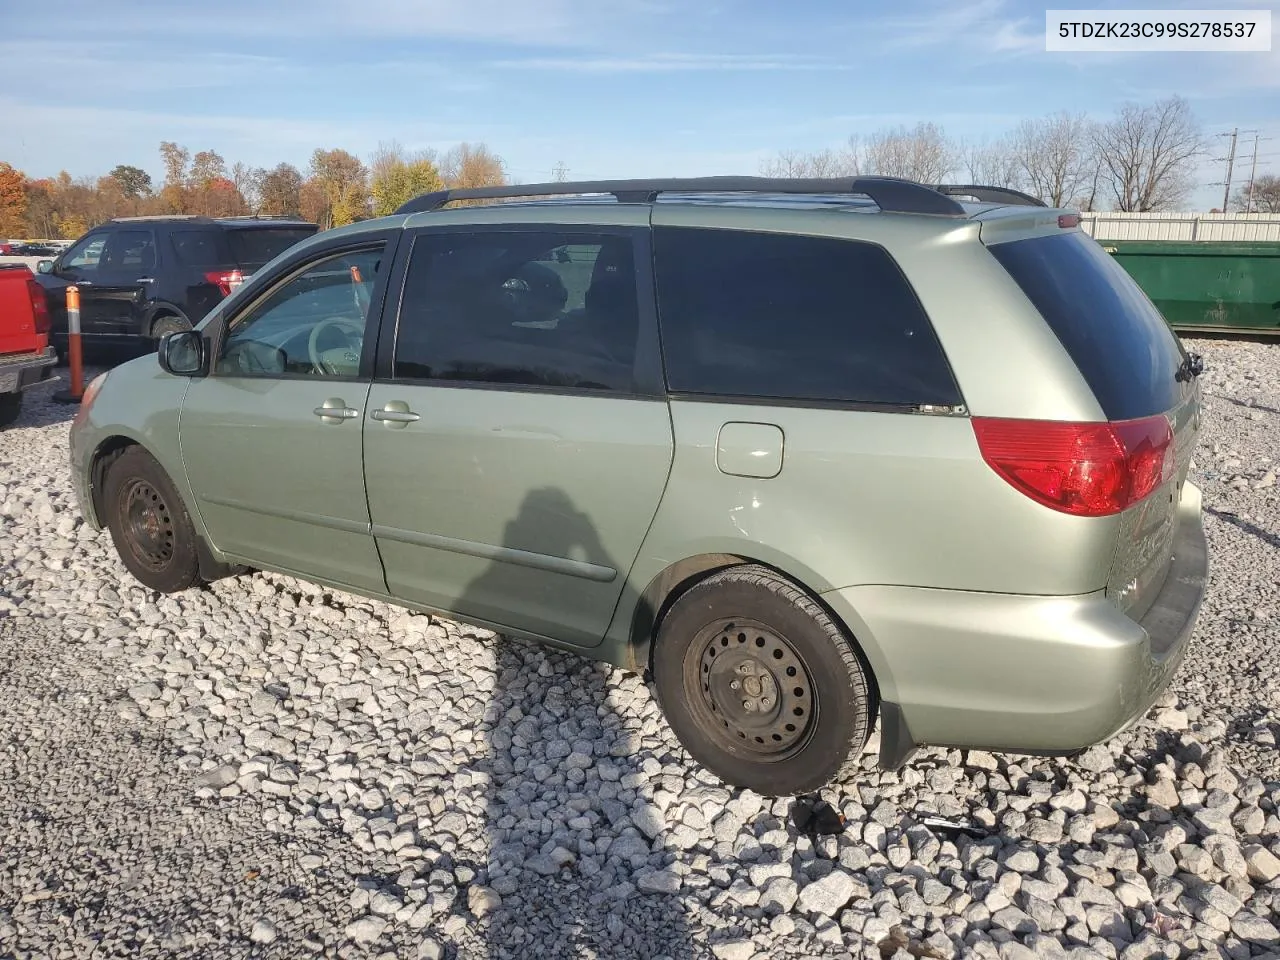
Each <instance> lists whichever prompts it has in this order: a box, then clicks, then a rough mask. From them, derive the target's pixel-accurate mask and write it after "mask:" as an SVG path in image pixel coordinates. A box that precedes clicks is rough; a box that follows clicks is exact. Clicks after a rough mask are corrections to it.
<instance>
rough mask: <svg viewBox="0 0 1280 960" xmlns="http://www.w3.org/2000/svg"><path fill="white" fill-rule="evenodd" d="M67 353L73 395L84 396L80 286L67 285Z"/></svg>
mask: <svg viewBox="0 0 1280 960" xmlns="http://www.w3.org/2000/svg"><path fill="white" fill-rule="evenodd" d="M67 355H68V356H69V357H70V358H71V396H73V397H75V398H76V399H77V400H79V399H80V398H81V397H83V396H84V354H83V353H82V352H81V348H80V288H79V287H77V286H74V285H73V286H70V287H67Z"/></svg>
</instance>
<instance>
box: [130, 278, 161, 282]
mask: <svg viewBox="0 0 1280 960" xmlns="http://www.w3.org/2000/svg"><path fill="white" fill-rule="evenodd" d="M133 282H134V283H155V282H156V278H155V277H139V278H138V279H137V280H135V281H133Z"/></svg>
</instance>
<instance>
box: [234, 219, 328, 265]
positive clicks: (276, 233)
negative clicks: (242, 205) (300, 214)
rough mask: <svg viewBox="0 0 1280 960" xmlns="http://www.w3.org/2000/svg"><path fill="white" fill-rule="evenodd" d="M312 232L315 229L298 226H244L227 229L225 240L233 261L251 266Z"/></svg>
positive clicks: (275, 255) (271, 256)
mask: <svg viewBox="0 0 1280 960" xmlns="http://www.w3.org/2000/svg"><path fill="white" fill-rule="evenodd" d="M313 233H315V230H307V229H298V228H280V229H277V228H265V227H244V228H241V229H231V230H228V231H227V240H228V242H229V243H230V245H231V255H232V258H233V259H234V261H235V262H236V263H237V264H239V265H240V266H250V267H252V266H262V264H264V263H266V262H268V261H269V260H274V259H275V258H276V257H277V256H279V255H280V254H281V253H284V251H285V250H288V249H289V248H290V247H291V246H293V245H294V244H295V243H297V242H299V241H300V240H305V239H306V238H307V237H309V236H311V235H312V234H313Z"/></svg>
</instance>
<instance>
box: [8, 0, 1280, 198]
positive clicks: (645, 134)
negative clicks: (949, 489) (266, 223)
mask: <svg viewBox="0 0 1280 960" xmlns="http://www.w3.org/2000/svg"><path fill="white" fill-rule="evenodd" d="M1093 3H1094V6H1095V7H1101V6H1107V5H1106V4H1104V3H1103V2H1102V0H1093ZM1053 6H1054V7H1055V8H1060V7H1064V6H1066V4H1065V3H1063V2H1062V0H1058V2H1055V3H1054V4H1053ZM1123 6H1124V7H1125V8H1133V7H1148V6H1153V5H1151V4H1141V3H1134V2H1131V3H1127V4H1124V5H1123ZM1154 6H1160V7H1165V8H1170V7H1179V6H1181V7H1189V8H1193V9H1206V8H1215V9H1249V8H1258V9H1266V8H1270V9H1272V10H1273V17H1272V19H1273V31H1276V32H1280V9H1277V8H1276V4H1275V2H1274V0H1189V2H1186V0H1184V2H1179V0H1163V2H1162V3H1160V4H1156V5H1154ZM54 10H56V11H57V14H56V15H54V14H53V11H54ZM0 24H2V29H0V160H6V161H8V162H10V163H12V164H13V165H14V166H16V167H18V168H19V169H21V170H23V171H25V172H26V173H27V174H28V175H29V176H33V177H35V176H46V175H52V174H56V173H57V172H58V171H59V170H63V169H65V170H67V171H68V172H70V173H71V174H72V175H73V176H82V175H100V174H103V173H106V172H107V171H108V170H110V169H111V168H112V167H114V166H115V165H116V164H120V163H125V164H132V165H135V166H139V167H142V168H143V169H145V170H147V171H149V172H150V173H151V174H152V176H153V178H155V180H156V181H157V183H158V182H159V181H160V179H161V178H162V173H163V168H162V165H161V163H160V155H159V152H158V149H157V148H158V145H159V143H160V141H161V140H175V141H177V142H179V143H181V144H184V145H185V146H187V147H188V148H189V149H190V150H191V152H192V153H195V152H196V151H199V150H204V149H215V150H217V151H218V152H219V153H220V154H221V155H222V156H223V157H224V158H226V160H227V162H228V164H230V163H232V162H234V161H237V160H239V161H243V162H245V163H248V164H250V165H253V166H274V165H275V164H277V163H279V162H281V161H288V162H290V163H293V164H295V165H297V166H299V167H300V168H305V166H306V163H307V160H308V158H309V156H310V154H311V152H312V151H313V150H314V149H315V148H316V147H326V148H330V147H342V148H344V149H347V150H349V151H351V152H353V153H356V154H357V155H359V156H362V157H364V158H366V159H367V158H368V156H369V155H370V154H371V153H372V152H373V150H374V149H375V148H376V147H377V145H378V144H379V142H382V141H391V140H395V141H398V142H399V143H400V144H402V145H403V146H405V147H406V148H408V149H410V150H416V149H422V148H430V149H435V150H438V151H443V150H446V149H448V148H449V147H450V146H452V145H453V144H455V143H457V142H459V141H463V140H466V141H472V142H477V141H483V142H485V143H487V144H488V145H489V146H490V147H491V148H492V149H493V150H494V151H495V152H497V153H498V154H499V155H500V156H502V157H503V158H504V160H505V161H506V163H507V167H508V171H509V173H510V175H511V176H512V177H513V178H515V179H517V180H520V181H524V182H534V181H539V180H550V179H552V178H553V175H554V171H555V169H556V167H557V164H561V163H563V164H564V165H565V167H567V171H568V175H569V177H570V178H572V179H597V178H612V177H640V176H696V175H704V174H754V173H758V172H759V171H760V165H761V163H762V162H763V161H764V160H766V159H767V158H768V157H770V156H772V155H774V154H776V153H777V152H778V151H780V150H797V151H810V150H819V149H823V148H827V147H834V148H838V147H840V146H842V145H843V144H844V143H846V142H847V140H848V138H849V136H850V135H851V134H867V133H870V132H872V131H875V130H877V129H879V128H883V127H886V126H896V125H899V124H906V125H914V124H915V123H916V122H918V121H933V122H935V123H938V124H941V125H942V126H943V127H944V128H945V130H946V132H947V133H948V134H949V135H951V136H953V137H964V138H968V139H970V140H981V139H983V138H994V137H996V136H998V135H1000V134H1001V133H1003V132H1004V131H1006V130H1008V129H1009V128H1010V127H1012V126H1013V125H1015V124H1016V123H1017V122H1018V121H1019V120H1021V119H1023V118H1028V117H1038V116H1043V115H1045V114H1048V113H1052V112H1055V111H1059V110H1068V111H1072V112H1083V113H1086V114H1088V115H1089V116H1091V117H1094V118H1097V119H1105V118H1107V117H1108V116H1109V115H1110V114H1111V113H1112V112H1113V111H1114V110H1115V108H1116V107H1117V106H1118V105H1120V104H1121V103H1123V102H1125V101H1134V102H1150V101H1153V100H1156V99H1160V98H1163V97H1167V96H1169V95H1171V94H1178V95H1180V96H1183V97H1185V98H1187V99H1188V100H1189V101H1190V103H1191V105H1192V108H1193V110H1194V112H1195V114H1196V116H1197V117H1198V118H1199V120H1200V121H1201V124H1202V126H1203V128H1204V130H1205V132H1206V134H1208V135H1209V136H1210V142H1211V146H1210V149H1209V151H1208V152H1207V153H1206V155H1205V157H1204V159H1203V162H1202V164H1201V168H1200V169H1199V170H1198V172H1197V177H1196V180H1197V188H1196V190H1195V192H1194V193H1193V195H1192V197H1191V202H1189V203H1187V204H1185V206H1186V207H1188V208H1189V209H1208V208H1209V207H1211V206H1215V205H1220V204H1221V202H1222V187H1221V186H1216V187H1215V186H1210V185H1209V184H1211V183H1212V182H1213V181H1219V182H1221V181H1222V179H1223V175H1224V173H1225V166H1226V165H1225V163H1222V162H1214V159H1215V158H1218V157H1225V156H1226V150H1227V146H1228V141H1227V140H1226V139H1225V138H1223V137H1220V136H1217V135H1218V134H1221V133H1223V132H1229V131H1230V130H1231V129H1232V128H1239V129H1241V130H1249V131H1252V130H1257V131H1260V135H1261V136H1262V137H1264V138H1267V137H1269V138H1270V139H1269V140H1263V142H1261V143H1260V145H1259V147H1258V153H1259V157H1260V159H1259V161H1258V170H1259V173H1262V172H1272V173H1280V37H1276V36H1274V35H1273V42H1272V51H1271V52H1270V53H1129V54H1114V53H1108V54H1102V53H1089V54H1083V53H1047V52H1046V51H1045V5H1044V4H1035V3H1026V2H1023V0H954V2H933V0H789V2H778V0H768V2H762V0H683V2H680V0H364V2H363V3H352V2H350V0H219V2H217V3H215V4H185V3H181V2H178V0H113V2H105V3H104V2H102V0H57V2H56V3H36V2H22V3H20V2H17V0H0ZM1252 137H1253V134H1252V133H1249V134H1247V135H1242V137H1241V143H1240V145H1239V148H1238V150H1239V154H1240V155H1242V157H1243V161H1242V164H1241V163H1238V164H1237V170H1236V179H1237V181H1240V180H1242V179H1245V178H1247V176H1248V162H1249V157H1250V155H1251V154H1252V151H1253V142H1252ZM1241 165H1243V167H1244V169H1243V170H1241V169H1240V167H1241Z"/></svg>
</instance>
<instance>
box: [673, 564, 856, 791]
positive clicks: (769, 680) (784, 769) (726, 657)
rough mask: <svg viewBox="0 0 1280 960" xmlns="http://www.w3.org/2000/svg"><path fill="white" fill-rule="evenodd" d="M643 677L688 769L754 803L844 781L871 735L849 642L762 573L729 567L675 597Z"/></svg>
mask: <svg viewBox="0 0 1280 960" xmlns="http://www.w3.org/2000/svg"><path fill="white" fill-rule="evenodd" d="M653 675H654V681H655V684H656V686H657V690H658V697H659V699H660V700H661V702H662V707H663V710H664V712H665V713H666V716H667V720H668V722H669V723H670V724H671V726H672V729H674V730H675V733H676V736H678V737H679V738H680V741H681V743H683V744H684V746H685V749H687V750H688V751H689V753H690V754H691V755H692V756H693V758H694V759H695V760H697V761H698V762H699V763H700V764H702V765H703V766H704V767H706V768H707V769H708V770H710V771H711V772H712V773H714V774H715V775H716V776H718V777H720V778H721V779H722V780H724V781H726V782H727V783H730V784H733V785H735V786H740V787H748V788H750V789H752V790H754V791H756V792H757V793H760V794H763V795H765V796H785V795H790V794H797V793H805V792H808V791H812V790H816V789H818V788H819V787H821V786H823V785H824V784H826V783H828V782H830V781H831V780H834V779H837V778H840V777H842V776H845V775H846V774H848V773H850V772H851V771H852V769H853V768H854V767H856V766H857V763H858V758H859V756H860V754H861V752H862V747H863V746H864V745H865V744H866V741H867V737H868V735H869V734H870V731H871V723H872V717H873V715H874V710H875V697H874V694H873V692H872V688H871V683H870V678H869V674H868V671H867V670H866V669H865V668H864V667H863V665H862V662H861V660H860V659H859V656H858V653H857V650H856V648H855V646H854V644H853V641H852V640H851V639H850V638H849V637H848V636H847V635H846V634H845V632H844V631H843V630H842V629H841V628H840V627H839V626H838V625H837V624H836V623H835V621H834V620H833V619H832V618H831V616H830V615H829V614H828V613H827V612H826V611H825V610H824V609H823V608H822V607H821V606H820V605H819V604H818V603H817V602H815V601H814V599H813V598H812V597H810V596H809V595H808V594H807V593H805V591H804V590H802V589H801V588H800V587H799V586H797V585H796V584H794V583H792V582H791V581H789V580H786V579H784V578H783V577H781V576H779V575H778V574H776V573H775V572H774V571H772V570H770V569H768V568H767V567H763V566H758V565H755V564H751V565H744V566H738V567H731V568H729V569H727V570H722V571H720V572H719V573H716V574H713V575H712V576H710V577H708V578H707V579H705V580H703V581H702V582H700V583H698V584H696V585H695V586H694V587H692V588H691V589H690V590H688V591H687V592H686V593H684V594H683V595H682V596H681V597H680V598H679V599H678V600H677V601H676V602H675V603H674V604H673V605H672V607H671V609H670V610H669V611H668V613H667V614H666V616H665V617H664V618H663V620H662V624H661V626H660V628H659V630H658V637H657V643H656V646H655V652H654V664H653Z"/></svg>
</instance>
